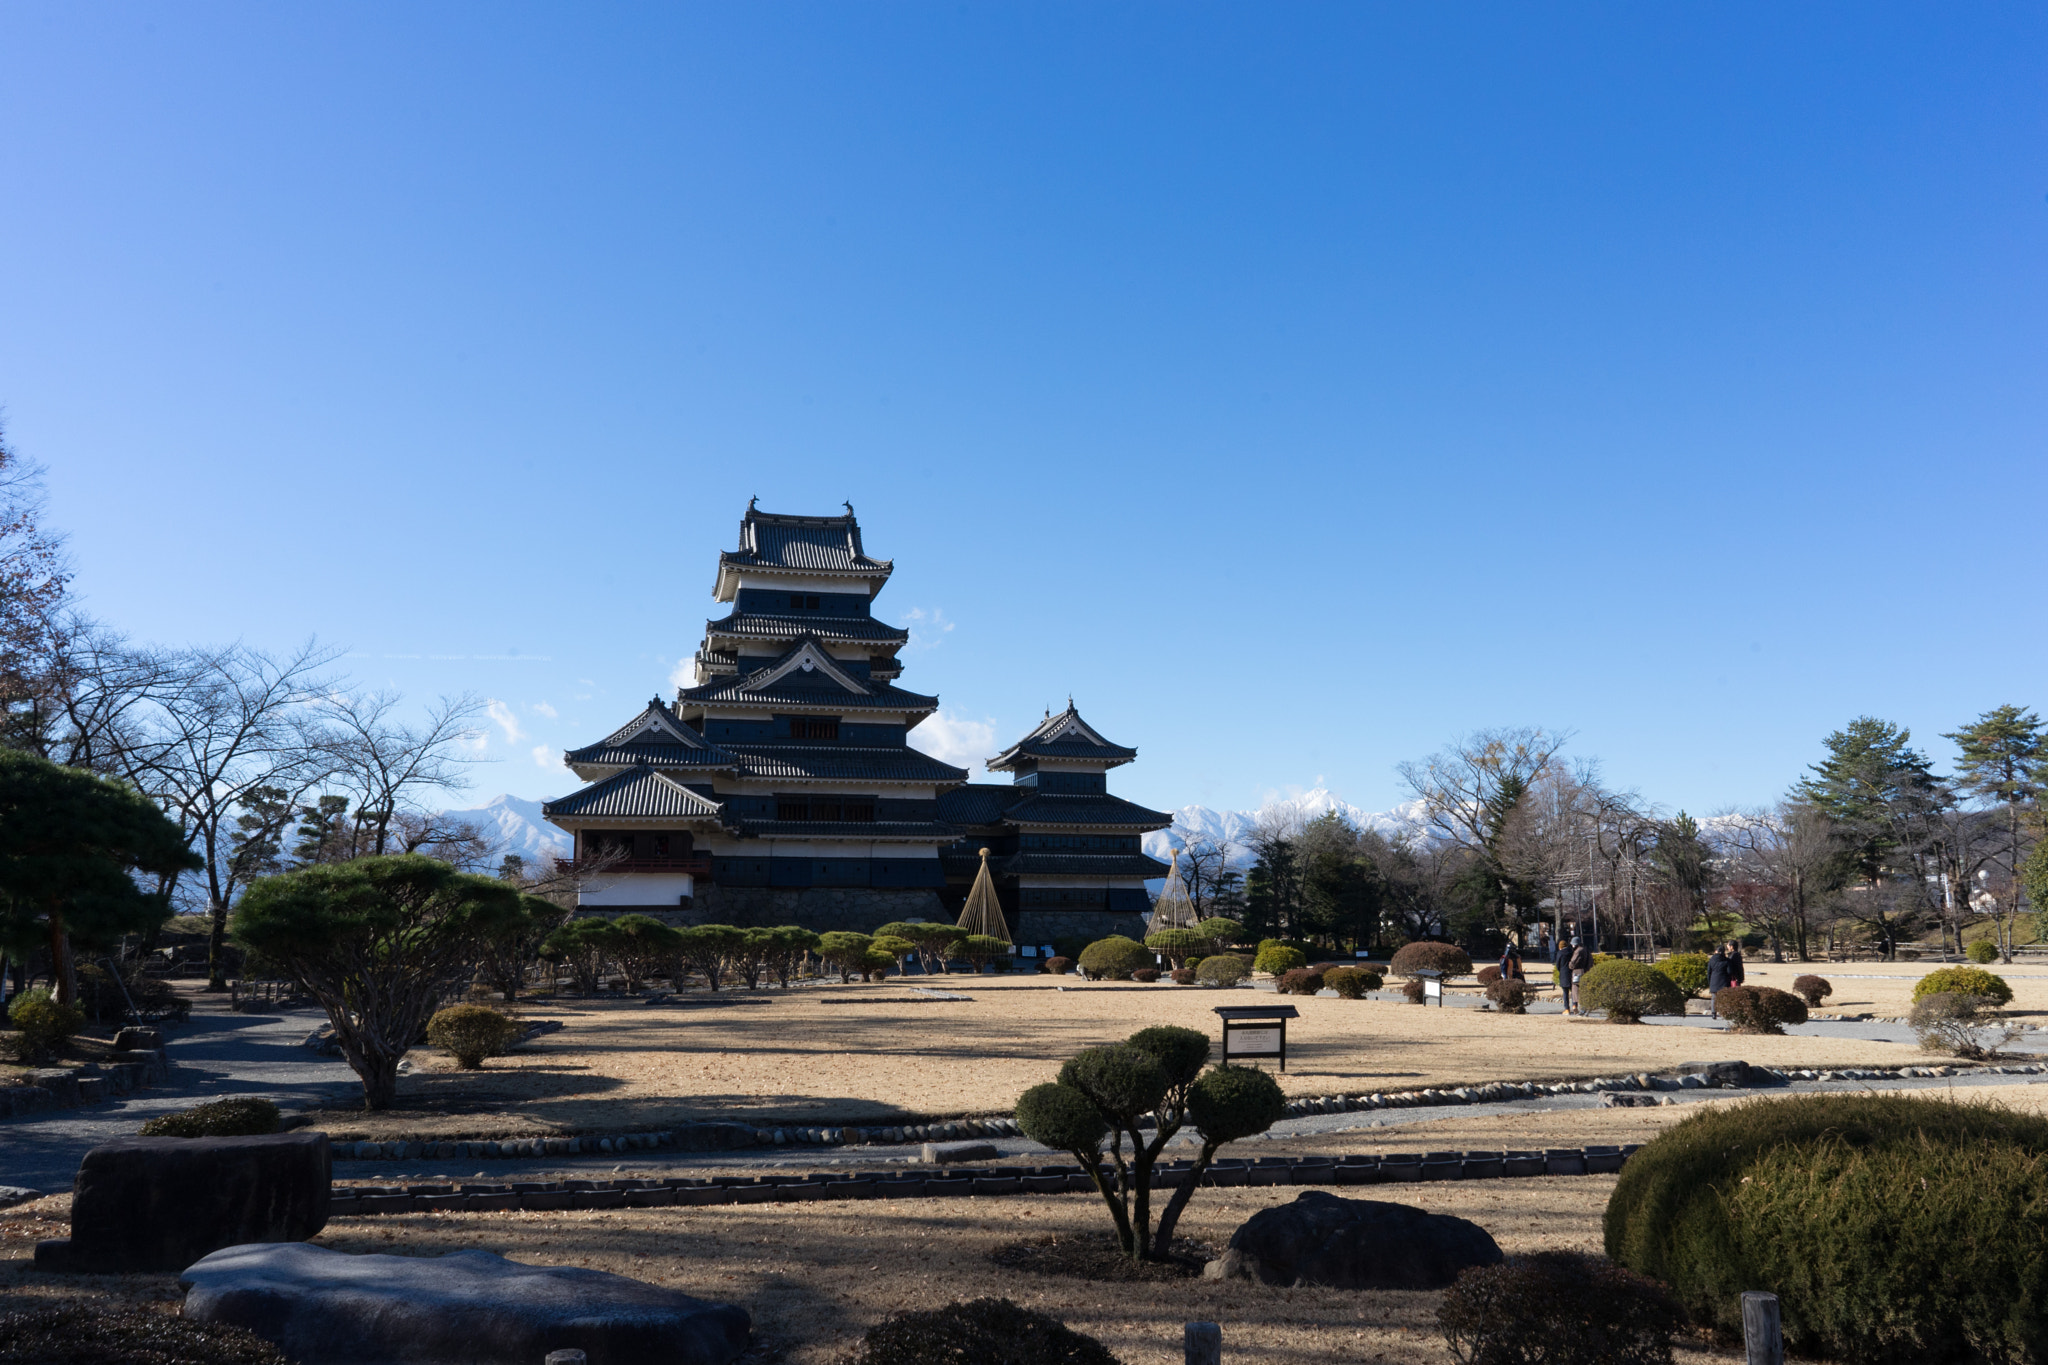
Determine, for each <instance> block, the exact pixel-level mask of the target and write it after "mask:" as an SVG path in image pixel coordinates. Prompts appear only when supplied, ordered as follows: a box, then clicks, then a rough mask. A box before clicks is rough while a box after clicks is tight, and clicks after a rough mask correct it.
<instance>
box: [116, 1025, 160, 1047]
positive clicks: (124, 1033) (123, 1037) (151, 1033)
mask: <svg viewBox="0 0 2048 1365" xmlns="http://www.w3.org/2000/svg"><path fill="white" fill-rule="evenodd" d="M163 1045H164V1035H163V1034H162V1033H161V1032H160V1031H158V1030H156V1029H153V1028H132V1027H131V1028H124V1029H122V1030H121V1031H120V1032H118V1033H116V1034H115V1035H114V1051H116V1052H154V1051H156V1050H157V1049H158V1048H160V1047H162V1046H163Z"/></svg>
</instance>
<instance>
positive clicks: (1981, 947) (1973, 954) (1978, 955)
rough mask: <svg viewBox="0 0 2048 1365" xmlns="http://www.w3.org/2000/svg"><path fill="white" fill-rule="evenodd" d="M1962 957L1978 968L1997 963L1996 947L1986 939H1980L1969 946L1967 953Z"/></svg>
mask: <svg viewBox="0 0 2048 1365" xmlns="http://www.w3.org/2000/svg"><path fill="white" fill-rule="evenodd" d="M1963 956H1965V957H1967V958H1969V959H1970V961H1972V962H1974V963H1976V964H1977V965H1978V966H1980V967H1983V966H1989V965H1990V964H1991V963H1993V962H1996V961H1998V945H1997V944H1995V943H1993V942H1992V941H1991V940H1990V939H1988V938H1980V939H1978V940H1977V941H1976V942H1975V943H1972V944H1971V945H1970V947H1969V949H1968V951H1966V952H1965V953H1964V954H1963Z"/></svg>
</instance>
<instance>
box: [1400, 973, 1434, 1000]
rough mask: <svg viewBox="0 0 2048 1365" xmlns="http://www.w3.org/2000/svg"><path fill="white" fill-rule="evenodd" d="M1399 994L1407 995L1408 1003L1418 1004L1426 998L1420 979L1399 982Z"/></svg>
mask: <svg viewBox="0 0 2048 1365" xmlns="http://www.w3.org/2000/svg"><path fill="white" fill-rule="evenodd" d="M1401 994H1402V995H1403V996H1405V997H1407V1000H1408V1003H1409V1004H1411V1005H1420V1004H1422V1003H1423V1002H1424V1001H1425V1000H1427V999H1428V997H1427V996H1425V995H1424V994H1423V993H1422V982H1421V980H1420V979H1417V980H1413V981H1403V982H1402V983H1401Z"/></svg>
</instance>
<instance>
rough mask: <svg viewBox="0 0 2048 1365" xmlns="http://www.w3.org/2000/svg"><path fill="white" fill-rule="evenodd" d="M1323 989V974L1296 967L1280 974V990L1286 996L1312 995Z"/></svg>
mask: <svg viewBox="0 0 2048 1365" xmlns="http://www.w3.org/2000/svg"><path fill="white" fill-rule="evenodd" d="M1322 988H1323V974H1322V973H1321V972H1312V971H1310V970H1309V969H1308V968H1306V967H1296V968H1295V969H1294V970H1293V971H1291V972H1282V973H1281V974H1280V990H1281V992H1282V993H1283V994H1286V995H1314V994H1315V993H1316V992H1317V991H1319V990H1321V989H1322Z"/></svg>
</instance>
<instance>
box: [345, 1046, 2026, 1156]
mask: <svg viewBox="0 0 2048 1365" xmlns="http://www.w3.org/2000/svg"><path fill="white" fill-rule="evenodd" d="M2044 1073H2048V1065H2029V1066H1968V1067H1960V1068H1959V1067H1955V1066H1948V1065H1935V1066H1919V1065H1904V1064H1902V1065H1899V1066H1889V1067H1854V1066H1848V1067H1820V1068H1799V1069H1791V1070H1783V1071H1780V1070H1774V1069H1772V1068H1770V1067H1760V1066H1752V1065H1751V1064H1750V1063H1748V1062H1703V1063H1691V1064H1688V1065H1687V1066H1685V1067H1681V1068H1679V1070H1678V1072H1677V1073H1675V1074H1674V1073H1668V1072H1658V1073H1651V1072H1642V1071H1639V1072H1636V1073H1634V1074H1633V1075H1626V1076H1600V1077H1595V1078H1594V1079H1592V1080H1588V1081H1554V1082H1546V1081H1493V1082H1488V1083H1485V1084H1482V1085H1473V1086H1455V1087H1453V1088H1451V1089H1448V1090H1433V1089H1432V1090H1401V1091H1392V1092H1375V1093H1372V1094H1368V1095H1324V1096H1312V1097H1308V1098H1303V1099H1296V1100H1289V1101H1288V1102H1287V1107H1286V1111H1285V1114H1284V1117H1285V1118H1290V1119H1298V1118H1310V1117H1314V1116H1317V1115H1323V1114H1356V1113H1373V1112H1377V1111H1380V1110H1386V1109H1416V1108H1433V1107H1437V1106H1443V1105H1460V1104H1508V1103H1513V1102H1515V1101H1517V1100H1531V1099H1547V1098H1550V1097H1552V1096H1556V1095H1598V1094H1605V1093H1608V1092H1629V1091H1635V1092H1651V1091H1678V1090H1710V1089H1742V1088H1748V1087H1751V1086H1758V1085H1762V1086H1778V1085H1786V1084H1789V1083H1790V1082H1792V1081H1795V1080H1810V1081H1813V1080H1817V1081H1826V1080H1851V1081H1860V1080H1882V1079H1889V1078H1894V1077H1908V1078H1921V1077H1934V1076H1955V1075H1988V1074H1997V1075H2040V1074H2044ZM1023 1135H1024V1134H1023V1130H1022V1129H1020V1128H1018V1126H1017V1123H1016V1120H1015V1119H1011V1118H1007V1117H1000V1116H998V1117H989V1118H979V1119H954V1120H950V1121H942V1122H936V1123H916V1124H903V1125H897V1126H892V1127H886V1128H880V1127H857V1126H853V1125H848V1126H844V1127H801V1126H793V1125H779V1126H777V1127H773V1128H754V1127H753V1126H752V1125H750V1124H737V1123H701V1124H683V1125H680V1126H678V1127H676V1128H671V1129H663V1130H661V1131H658V1132H652V1133H615V1134H607V1135H602V1136H599V1135H584V1136H576V1137H551V1138H537V1137H525V1138H500V1139H497V1140H495V1141H487V1140H476V1139H471V1140H465V1141H459V1142H455V1141H450V1142H438V1141H427V1140H424V1139H421V1140H397V1141H389V1142H368V1141H363V1142H339V1141H338V1142H336V1143H335V1144H334V1155H335V1157H336V1158H337V1159H338V1160H343V1161H351V1160H353V1161H452V1160H484V1161H489V1160H520V1159H531V1158H534V1157H546V1156H591V1155H615V1154H617V1153H621V1152H647V1151H657V1150H661V1149H665V1148H666V1149H673V1150H677V1151H737V1150H742V1149H744V1148H747V1147H786V1146H807V1147H860V1146H891V1147H893V1146H902V1145H905V1144H912V1143H921V1142H959V1141H963V1140H966V1139H969V1138H992V1137H1022V1136H1023Z"/></svg>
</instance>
